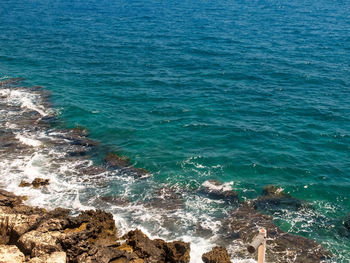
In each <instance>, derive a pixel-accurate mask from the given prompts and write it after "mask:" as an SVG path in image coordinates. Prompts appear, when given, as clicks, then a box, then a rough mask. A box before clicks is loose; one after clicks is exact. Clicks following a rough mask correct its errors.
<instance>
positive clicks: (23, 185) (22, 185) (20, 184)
mask: <svg viewBox="0 0 350 263" xmlns="http://www.w3.org/2000/svg"><path fill="white" fill-rule="evenodd" d="M31 185H32V184H31V183H28V182H26V181H24V180H22V181H21V182H20V183H19V185H18V186H19V187H29V186H31Z"/></svg>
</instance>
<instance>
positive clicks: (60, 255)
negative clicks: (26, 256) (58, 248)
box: [28, 252, 67, 263]
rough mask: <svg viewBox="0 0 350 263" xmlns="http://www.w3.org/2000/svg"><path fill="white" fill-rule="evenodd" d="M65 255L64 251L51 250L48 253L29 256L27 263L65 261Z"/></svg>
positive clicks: (57, 262) (56, 262)
mask: <svg viewBox="0 0 350 263" xmlns="http://www.w3.org/2000/svg"><path fill="white" fill-rule="evenodd" d="M66 262H67V256H66V253H65V252H53V253H51V254H50V255H43V256H41V257H34V258H31V259H30V260H29V261H28V263H66Z"/></svg>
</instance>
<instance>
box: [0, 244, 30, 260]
mask: <svg viewBox="0 0 350 263" xmlns="http://www.w3.org/2000/svg"><path fill="white" fill-rule="evenodd" d="M24 261H25V257H24V255H23V253H22V252H21V251H20V250H19V249H18V247H16V246H13V245H11V246H7V245H0V262H1V263H22V262H24Z"/></svg>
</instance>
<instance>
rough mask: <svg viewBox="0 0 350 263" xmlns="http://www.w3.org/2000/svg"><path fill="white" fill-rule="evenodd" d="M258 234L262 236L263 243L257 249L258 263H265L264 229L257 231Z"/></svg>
mask: <svg viewBox="0 0 350 263" xmlns="http://www.w3.org/2000/svg"><path fill="white" fill-rule="evenodd" d="M259 234H260V235H262V236H264V241H263V242H262V244H261V245H260V246H259V248H258V263H265V252H266V237H267V232H266V229H264V228H262V229H260V230H259Z"/></svg>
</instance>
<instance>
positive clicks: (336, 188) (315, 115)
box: [0, 0, 350, 262]
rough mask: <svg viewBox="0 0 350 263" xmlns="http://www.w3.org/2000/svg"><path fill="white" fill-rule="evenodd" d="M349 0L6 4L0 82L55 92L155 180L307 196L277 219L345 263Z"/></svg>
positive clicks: (71, 113) (104, 141) (64, 110)
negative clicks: (214, 182)
mask: <svg viewBox="0 0 350 263" xmlns="http://www.w3.org/2000/svg"><path fill="white" fill-rule="evenodd" d="M349 33H350V3H349V2H347V1H325V0H321V1H300V0H297V1H292V2H291V1H277V0H271V1H236V0H233V1H226V0H225V1H191V0H186V1H157V0H150V1H144V2H140V1H124V0H117V1H107V0H103V1H97V0H90V1H68V0H61V1H43V0H38V1H29V0H25V1H13V0H11V1H9V0H2V1H1V2H0V77H4V76H8V77H24V78H25V79H26V83H27V84H29V85H41V86H43V87H45V88H46V89H48V90H50V91H51V92H52V97H51V100H52V103H53V105H54V107H55V108H56V109H58V112H59V118H60V119H61V120H62V121H63V122H64V123H65V125H67V126H69V127H74V126H76V125H81V126H83V127H86V128H87V129H88V130H89V132H90V136H91V137H92V138H93V139H95V140H98V141H100V143H101V145H100V148H99V153H96V156H94V157H93V158H94V160H96V162H98V161H99V160H101V159H102V157H103V155H104V154H105V153H106V152H109V151H114V152H117V153H119V154H121V155H125V156H128V157H129V158H130V159H131V160H132V162H133V163H134V164H135V165H136V166H138V167H144V168H146V169H148V170H150V171H151V172H152V173H153V175H152V177H153V178H154V182H155V183H157V184H169V185H178V186H181V187H183V188H187V189H188V188H191V189H192V188H196V187H199V186H200V185H201V184H202V183H203V182H204V181H206V180H208V179H219V180H221V181H223V182H232V181H233V182H234V184H233V188H234V189H235V190H237V191H238V192H239V195H240V197H241V198H242V199H250V198H255V197H257V196H258V195H259V194H260V192H261V189H262V187H263V186H264V185H267V184H275V185H278V186H281V187H283V188H284V189H285V191H287V192H290V193H291V194H292V195H293V196H295V197H298V198H300V199H303V200H307V201H309V202H310V203H312V204H313V206H314V207H315V210H314V211H313V212H312V213H311V214H310V215H303V214H301V215H300V214H298V215H296V214H293V213H291V214H290V213H282V214H279V215H276V218H277V219H276V223H278V224H279V225H280V226H281V227H282V229H283V230H285V231H291V232H292V233H297V234H300V235H303V236H306V237H310V238H313V239H315V240H317V241H318V242H321V243H323V244H324V245H325V246H326V247H327V248H329V249H330V250H331V251H333V252H334V253H335V254H336V255H337V256H338V260H339V262H349V260H350V239H349V236H346V235H343V232H344V229H343V227H342V220H343V219H344V217H345V216H346V214H347V213H348V212H350V165H349V161H350V107H349V102H350V88H349V85H350V34H349ZM337 262H338V261H337Z"/></svg>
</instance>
